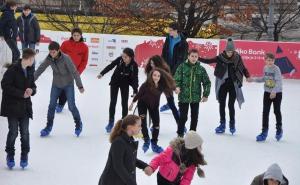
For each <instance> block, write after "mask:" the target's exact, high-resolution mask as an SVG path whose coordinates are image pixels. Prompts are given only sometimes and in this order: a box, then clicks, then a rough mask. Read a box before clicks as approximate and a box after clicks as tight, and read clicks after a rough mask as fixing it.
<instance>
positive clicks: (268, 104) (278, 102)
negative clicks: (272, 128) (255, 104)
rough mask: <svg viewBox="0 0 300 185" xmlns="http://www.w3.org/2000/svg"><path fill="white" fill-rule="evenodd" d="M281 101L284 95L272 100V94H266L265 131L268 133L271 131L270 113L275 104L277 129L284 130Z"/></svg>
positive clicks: (278, 94) (280, 94) (278, 95)
mask: <svg viewBox="0 0 300 185" xmlns="http://www.w3.org/2000/svg"><path fill="white" fill-rule="evenodd" d="M281 100H282V93H277V94H276V98H274V99H270V93H268V92H265V93H264V105H263V121H262V122H263V129H262V130H263V131H267V130H268V129H269V113H270V108H271V105H272V103H273V108H274V114H275V116H276V129H277V130H281V129H282V117H281V110H280V107H281Z"/></svg>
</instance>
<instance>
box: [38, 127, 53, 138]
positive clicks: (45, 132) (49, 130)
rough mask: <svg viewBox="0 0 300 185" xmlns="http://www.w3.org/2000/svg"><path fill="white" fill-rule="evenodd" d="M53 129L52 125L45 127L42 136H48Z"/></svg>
mask: <svg viewBox="0 0 300 185" xmlns="http://www.w3.org/2000/svg"><path fill="white" fill-rule="evenodd" d="M51 130H52V126H46V127H45V128H44V129H42V130H41V137H46V136H48V135H49V134H50V132H51Z"/></svg>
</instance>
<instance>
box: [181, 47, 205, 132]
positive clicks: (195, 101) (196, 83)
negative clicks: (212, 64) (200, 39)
mask: <svg viewBox="0 0 300 185" xmlns="http://www.w3.org/2000/svg"><path fill="white" fill-rule="evenodd" d="M198 57H199V54H198V51H197V50H196V49H192V50H190V51H189V55H188V60H187V61H186V62H184V63H182V64H180V65H179V67H178V68H177V70H176V73H175V81H176V91H175V92H176V94H179V95H178V99H179V112H180V119H179V124H178V130H177V134H178V136H179V137H183V135H184V128H185V123H186V121H187V115H188V110H189V106H191V127H190V130H194V131H196V128H197V123H198V113H199V102H200V101H201V102H206V101H207V99H208V96H209V93H210V86H211V83H210V80H209V77H208V75H207V72H206V70H205V68H204V67H202V66H201V65H200V62H198ZM201 85H202V86H203V97H201V93H202V87H201Z"/></svg>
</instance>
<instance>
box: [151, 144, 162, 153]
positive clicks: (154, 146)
mask: <svg viewBox="0 0 300 185" xmlns="http://www.w3.org/2000/svg"><path fill="white" fill-rule="evenodd" d="M151 148H152V151H153V152H154V153H158V154H160V153H161V152H163V151H164V149H163V148H162V147H160V146H159V145H157V143H155V142H153V141H151Z"/></svg>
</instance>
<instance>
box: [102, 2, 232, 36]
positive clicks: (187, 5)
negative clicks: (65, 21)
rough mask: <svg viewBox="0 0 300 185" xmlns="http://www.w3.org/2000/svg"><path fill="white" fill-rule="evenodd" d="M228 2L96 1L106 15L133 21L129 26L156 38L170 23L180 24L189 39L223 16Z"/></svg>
mask: <svg viewBox="0 0 300 185" xmlns="http://www.w3.org/2000/svg"><path fill="white" fill-rule="evenodd" d="M226 2H227V0H209V1H208V0H119V1H115V0H97V8H98V10H99V11H101V12H103V14H104V15H107V16H114V17H118V18H123V19H128V20H131V21H129V22H127V23H128V27H131V29H132V30H133V31H137V32H139V31H143V32H144V33H150V34H154V35H162V34H164V31H165V27H166V25H168V23H170V22H178V24H179V26H180V29H181V30H182V31H184V32H185V33H186V36H188V37H196V36H197V35H198V33H199V31H200V30H201V27H203V26H205V24H208V23H209V22H212V20H214V19H216V18H217V17H219V16H221V15H222V11H223V10H222V8H223V7H224V6H223V5H224V4H225V3H226Z"/></svg>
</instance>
